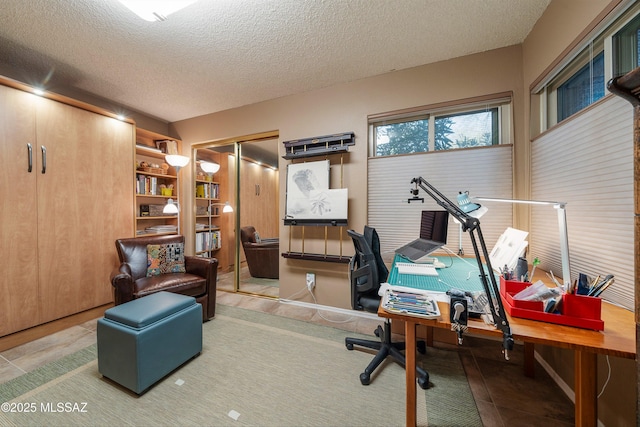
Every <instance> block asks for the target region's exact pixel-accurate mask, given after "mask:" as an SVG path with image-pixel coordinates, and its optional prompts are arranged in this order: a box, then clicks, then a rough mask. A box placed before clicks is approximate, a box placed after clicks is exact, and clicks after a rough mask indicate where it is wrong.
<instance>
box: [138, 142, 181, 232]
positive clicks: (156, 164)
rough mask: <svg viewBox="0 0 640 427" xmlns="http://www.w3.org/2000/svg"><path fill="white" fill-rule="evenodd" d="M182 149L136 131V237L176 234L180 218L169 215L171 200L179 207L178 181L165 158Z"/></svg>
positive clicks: (172, 168)
mask: <svg viewBox="0 0 640 427" xmlns="http://www.w3.org/2000/svg"><path fill="white" fill-rule="evenodd" d="M179 149H180V141H178V140H175V139H173V138H170V137H168V136H165V135H161V134H158V133H155V132H150V131H147V130H144V129H136V166H135V167H136V173H135V183H134V191H135V195H136V196H135V200H136V206H135V210H136V211H135V218H136V221H135V235H136V236H149V235H158V234H176V233H177V231H178V216H177V215H176V214H165V213H163V209H164V207H165V205H166V204H167V201H168V200H169V199H173V200H174V202H176V203H178V196H179V195H178V177H177V174H176V170H175V168H174V167H172V166H170V165H169V164H167V162H166V161H165V156H166V155H167V154H168V153H171V152H173V151H178V150H179Z"/></svg>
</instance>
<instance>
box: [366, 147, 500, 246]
mask: <svg viewBox="0 0 640 427" xmlns="http://www.w3.org/2000/svg"><path fill="white" fill-rule="evenodd" d="M511 159H512V146H511V145H500V146H493V147H486V148H477V149H468V150H449V151H437V152H430V153H422V154H412V155H405V156H393V157H372V158H370V159H369V161H368V217H367V223H368V225H369V226H371V227H374V228H376V230H377V232H378V234H379V235H380V243H381V251H382V253H383V255H386V256H388V255H389V254H392V253H393V252H394V251H395V249H397V248H398V247H400V246H402V245H404V244H406V243H408V242H410V241H411V240H414V239H416V238H417V237H418V234H419V231H420V213H421V212H422V211H423V210H429V209H437V210H442V208H441V207H440V206H439V205H437V204H436V202H435V201H434V200H433V199H432V198H431V197H430V196H429V195H427V194H425V193H424V192H423V191H422V190H420V194H419V197H424V203H417V202H412V203H408V202H407V199H409V198H410V197H412V195H411V193H410V190H411V189H412V188H413V185H412V184H411V179H412V178H415V177H419V176H422V178H424V179H425V180H426V181H428V182H429V183H430V184H431V185H433V186H434V187H435V188H437V189H438V190H439V191H440V192H441V193H443V194H444V195H445V196H447V198H448V199H450V200H451V201H452V202H454V203H456V197H457V195H458V192H460V191H469V194H470V195H471V196H485V197H504V198H511V197H512V196H513V190H512V167H511V164H512V160H511ZM495 205H496V206H495V208H494V207H493V206H492V207H490V208H489V212H488V213H487V214H486V215H484V216H483V217H482V218H481V219H480V222H481V229H482V233H483V236H484V239H485V241H486V244H487V248H488V250H489V251H490V250H491V248H492V247H493V245H494V244H495V242H496V241H497V240H498V237H500V235H501V234H502V233H503V232H504V230H505V229H506V228H507V227H510V226H511V225H512V222H513V221H512V215H513V209H512V206H511V205H510V204H507V203H496V204H495ZM459 229H460V227H459V225H458V224H456V223H454V221H453V219H452V218H451V217H450V218H449V230H448V237H447V248H448V249H450V250H451V251H452V252H454V253H457V252H458V241H459ZM462 243H463V249H464V253H465V255H469V256H471V255H473V248H472V246H471V241H470V239H469V234H468V233H464V234H463V235H462Z"/></svg>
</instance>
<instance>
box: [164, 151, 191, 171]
mask: <svg viewBox="0 0 640 427" xmlns="http://www.w3.org/2000/svg"><path fill="white" fill-rule="evenodd" d="M164 158H165V159H166V160H167V163H169V164H170V165H171V166H174V167H176V168H181V167H183V166H187V165H188V164H189V158H188V157H187V156H181V155H180V154H168V155H166V156H165V157H164Z"/></svg>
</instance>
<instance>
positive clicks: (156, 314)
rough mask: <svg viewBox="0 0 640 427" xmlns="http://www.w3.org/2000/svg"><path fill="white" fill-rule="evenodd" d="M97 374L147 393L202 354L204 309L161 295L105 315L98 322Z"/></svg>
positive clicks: (177, 296) (192, 300)
mask: <svg viewBox="0 0 640 427" xmlns="http://www.w3.org/2000/svg"><path fill="white" fill-rule="evenodd" d="M97 335H98V371H99V372H100V373H101V374H102V375H103V376H104V377H106V378H109V379H111V380H113V381H115V382H116V383H118V384H120V385H122V386H124V387H126V388H128V389H129V390H131V391H133V392H135V393H137V394H142V393H143V392H145V391H146V390H147V389H148V388H149V387H151V386H152V385H153V384H155V383H156V382H158V381H159V380H161V379H162V378H163V377H165V376H166V375H167V374H169V373H170V372H172V371H173V370H175V369H176V368H178V367H179V366H180V365H182V364H183V363H185V362H186V361H188V360H189V359H191V358H193V357H195V356H197V355H199V354H200V352H201V351H202V306H201V305H200V304H198V303H196V299H195V298H193V297H189V296H185V295H180V294H174V293H170V292H158V293H155V294H151V295H148V296H146V297H144V298H140V299H136V300H133V301H129V302H127V303H125V304H121V305H118V306H116V307H113V308H110V309H109V310H107V311H105V312H104V318H102V319H99V320H98V327H97Z"/></svg>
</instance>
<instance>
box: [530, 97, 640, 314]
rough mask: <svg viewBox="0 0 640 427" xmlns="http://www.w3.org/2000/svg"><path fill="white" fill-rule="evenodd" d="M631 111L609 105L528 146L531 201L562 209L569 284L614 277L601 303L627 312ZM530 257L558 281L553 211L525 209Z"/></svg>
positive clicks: (630, 300)
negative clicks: (581, 277) (580, 279)
mask: <svg viewBox="0 0 640 427" xmlns="http://www.w3.org/2000/svg"><path fill="white" fill-rule="evenodd" d="M632 123H633V108H632V107H631V104H629V103H628V102H627V101H625V100H623V99H622V98H619V97H609V98H606V99H605V100H604V101H602V102H600V103H598V104H595V105H594V106H593V107H591V108H589V109H587V110H585V111H584V112H583V113H581V114H578V115H576V116H575V117H573V118H571V119H569V120H567V121H566V122H565V123H561V124H560V125H558V126H556V127H555V128H553V129H551V130H550V131H548V132H547V133H545V134H543V135H542V136H541V137H540V138H538V139H536V140H534V141H533V143H532V163H531V170H532V181H531V198H532V199H534V200H551V201H561V202H567V210H566V212H567V229H568V234H569V252H570V260H571V277H572V279H573V280H575V279H577V277H578V274H579V273H585V274H587V275H589V276H592V277H595V276H597V275H601V276H602V277H604V276H605V275H607V274H613V275H614V276H615V283H614V284H613V285H612V286H610V287H609V288H608V289H607V290H606V291H605V292H604V293H603V294H602V298H604V299H606V300H609V301H611V302H613V303H617V304H620V305H622V306H624V307H626V308H628V309H631V310H633V309H634V210H633V198H634V196H633V126H632ZM529 245H530V247H531V251H530V253H531V255H530V257H531V258H533V257H536V256H537V257H538V258H540V261H541V262H542V263H541V265H540V267H541V268H542V269H544V270H547V271H548V270H552V271H553V272H554V274H558V275H561V273H562V268H561V263H560V246H559V245H560V243H559V235H558V221H557V214H556V212H555V209H553V208H551V207H549V206H533V207H532V209H531V233H530V235H529Z"/></svg>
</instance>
